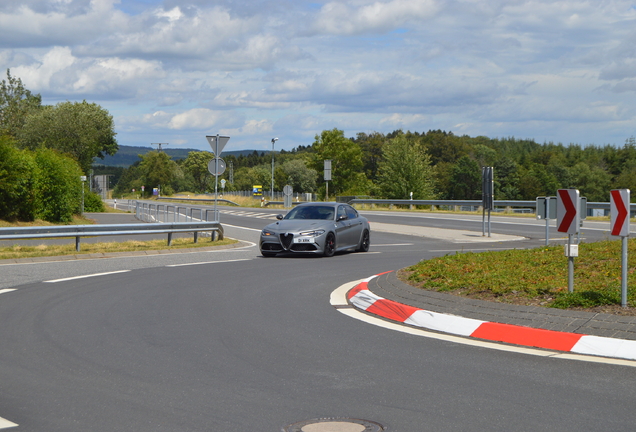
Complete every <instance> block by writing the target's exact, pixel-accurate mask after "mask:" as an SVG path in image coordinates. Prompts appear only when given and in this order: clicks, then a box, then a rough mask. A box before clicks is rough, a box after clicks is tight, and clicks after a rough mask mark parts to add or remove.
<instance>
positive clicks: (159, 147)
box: [150, 143, 169, 151]
mask: <svg viewBox="0 0 636 432" xmlns="http://www.w3.org/2000/svg"><path fill="white" fill-rule="evenodd" d="M168 144H169V143H150V145H156V146H157V147H158V148H157V149H158V150H159V151H163V148H162V147H161V146H165V145H168Z"/></svg>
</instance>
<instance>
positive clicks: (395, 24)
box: [313, 0, 438, 35]
mask: <svg viewBox="0 0 636 432" xmlns="http://www.w3.org/2000/svg"><path fill="white" fill-rule="evenodd" d="M437 10H438V7H437V5H436V3H435V2H434V1H433V0H390V1H386V2H382V1H374V2H372V3H367V4H365V3H362V4H357V2H352V3H351V4H347V2H330V3H327V4H326V5H324V6H323V7H322V8H321V10H320V14H319V15H318V17H317V19H316V23H315V24H314V26H313V28H314V30H315V31H316V32H318V33H325V34H331V35H353V34H363V33H371V32H381V33H382V32H387V31H391V30H396V29H398V28H400V27H401V26H402V25H404V24H406V23H409V22H414V21H415V22H417V21H421V20H428V19H430V18H431V17H433V16H434V15H435V13H436V12H437Z"/></svg>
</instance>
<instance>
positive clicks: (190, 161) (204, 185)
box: [181, 151, 214, 193]
mask: <svg viewBox="0 0 636 432" xmlns="http://www.w3.org/2000/svg"><path fill="white" fill-rule="evenodd" d="M213 159H214V153H211V152H207V151H201V152H190V153H188V157H187V158H186V159H185V160H184V161H183V162H182V164H181V166H182V168H183V171H184V172H185V173H186V174H189V175H191V176H192V178H193V179H194V186H195V190H194V192H200V193H205V192H206V191H207V190H208V188H209V187H210V179H211V178H212V174H210V171H209V170H208V163H209V162H210V161H211V160H213Z"/></svg>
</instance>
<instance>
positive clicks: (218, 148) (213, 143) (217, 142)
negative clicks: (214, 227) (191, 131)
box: [205, 134, 230, 221]
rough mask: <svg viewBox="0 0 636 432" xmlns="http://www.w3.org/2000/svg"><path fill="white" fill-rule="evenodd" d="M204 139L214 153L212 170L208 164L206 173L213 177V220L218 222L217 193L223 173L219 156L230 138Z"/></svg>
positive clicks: (207, 137)
mask: <svg viewBox="0 0 636 432" xmlns="http://www.w3.org/2000/svg"><path fill="white" fill-rule="evenodd" d="M205 138H206V139H207V140H208V144H210V147H212V151H213V152H214V159H213V160H212V161H214V169H213V170H212V169H210V164H209V163H208V171H210V174H212V175H213V176H214V218H215V219H216V221H218V220H219V217H218V215H217V213H216V202H217V195H218V191H219V176H220V175H221V174H223V173H224V172H225V161H223V159H221V158H220V156H221V152H222V151H223V148H224V147H225V144H227V142H228V141H229V140H230V137H229V136H221V135H219V134H216V135H206V136H205ZM212 161H210V162H212Z"/></svg>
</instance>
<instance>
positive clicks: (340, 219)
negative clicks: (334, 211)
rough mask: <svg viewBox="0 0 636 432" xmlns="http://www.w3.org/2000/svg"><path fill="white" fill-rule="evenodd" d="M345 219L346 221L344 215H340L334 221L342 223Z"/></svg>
mask: <svg viewBox="0 0 636 432" xmlns="http://www.w3.org/2000/svg"><path fill="white" fill-rule="evenodd" d="M345 219H348V218H347V216H346V215H340V216H338V219H336V221H337V222H340V221H343V220H345Z"/></svg>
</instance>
